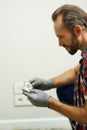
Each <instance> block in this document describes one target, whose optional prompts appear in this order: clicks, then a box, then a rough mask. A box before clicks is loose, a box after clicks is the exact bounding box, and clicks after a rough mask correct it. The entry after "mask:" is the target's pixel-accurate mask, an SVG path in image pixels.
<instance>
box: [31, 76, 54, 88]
mask: <svg viewBox="0 0 87 130" xmlns="http://www.w3.org/2000/svg"><path fill="white" fill-rule="evenodd" d="M29 82H30V83H31V84H32V86H33V88H34V89H39V90H49V89H51V88H53V81H52V80H51V79H49V80H43V79H40V78H33V79H31V80H30V81H29Z"/></svg>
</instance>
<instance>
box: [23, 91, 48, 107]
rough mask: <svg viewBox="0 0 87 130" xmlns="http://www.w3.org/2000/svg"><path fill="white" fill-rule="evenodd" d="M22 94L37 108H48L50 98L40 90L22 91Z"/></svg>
mask: <svg viewBox="0 0 87 130" xmlns="http://www.w3.org/2000/svg"><path fill="white" fill-rule="evenodd" d="M23 94H24V95H25V96H27V97H28V99H29V100H30V102H31V103H32V104H33V105H35V106H38V107H48V101H49V98H50V96H49V95H48V94H46V93H45V92H44V91H42V90H37V89H32V90H30V92H28V91H27V90H25V89H23Z"/></svg>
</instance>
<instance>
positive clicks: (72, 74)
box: [52, 67, 79, 88]
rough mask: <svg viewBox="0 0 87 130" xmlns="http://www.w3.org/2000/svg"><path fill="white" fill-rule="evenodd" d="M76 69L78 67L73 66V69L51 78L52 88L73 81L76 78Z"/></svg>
mask: <svg viewBox="0 0 87 130" xmlns="http://www.w3.org/2000/svg"><path fill="white" fill-rule="evenodd" d="M78 71H79V70H78V67H75V68H74V69H70V70H68V71H66V72H64V73H63V74H61V75H59V76H57V77H54V78H52V81H53V86H54V88H56V87H61V86H66V85H69V84H72V83H74V82H75V80H76V79H77V76H78Z"/></svg>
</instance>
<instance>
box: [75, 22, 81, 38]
mask: <svg viewBox="0 0 87 130" xmlns="http://www.w3.org/2000/svg"><path fill="white" fill-rule="evenodd" d="M74 33H75V34H76V36H77V37H78V36H79V35H80V34H81V33H82V27H81V26H80V25H78V24H76V25H75V26H74Z"/></svg>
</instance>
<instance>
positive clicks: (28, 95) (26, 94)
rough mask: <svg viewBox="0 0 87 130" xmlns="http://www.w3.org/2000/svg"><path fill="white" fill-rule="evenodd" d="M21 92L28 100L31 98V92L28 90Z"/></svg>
mask: <svg viewBox="0 0 87 130" xmlns="http://www.w3.org/2000/svg"><path fill="white" fill-rule="evenodd" d="M23 94H24V95H25V96H27V97H28V98H29V99H30V100H31V99H32V94H30V93H28V92H25V91H23Z"/></svg>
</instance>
